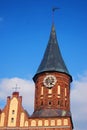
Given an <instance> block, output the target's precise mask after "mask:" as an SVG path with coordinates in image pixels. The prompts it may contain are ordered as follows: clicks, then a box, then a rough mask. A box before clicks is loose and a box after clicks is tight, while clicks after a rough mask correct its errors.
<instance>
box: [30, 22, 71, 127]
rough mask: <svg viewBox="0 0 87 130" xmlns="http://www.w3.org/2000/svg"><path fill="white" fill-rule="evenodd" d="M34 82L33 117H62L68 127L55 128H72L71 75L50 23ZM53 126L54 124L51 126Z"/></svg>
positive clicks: (53, 27)
mask: <svg viewBox="0 0 87 130" xmlns="http://www.w3.org/2000/svg"><path fill="white" fill-rule="evenodd" d="M33 80H34V82H35V103H34V112H33V114H32V117H34V118H50V119H51V118H52V119H53V118H57V119H58V118H59V119H60V118H62V119H66V117H68V119H69V120H65V124H67V123H68V124H69V126H68V127H61V129H60V128H57V127H56V130H65V129H66V130H72V129H73V123H72V116H71V112H70V83H71V82H72V76H71V75H70V74H69V71H68V69H67V67H66V65H65V63H64V60H63V58H62V55H61V52H60V49H59V45H58V41H57V36H56V31H55V26H54V24H52V28H51V32H50V37H49V41H48V45H47V48H46V50H45V53H44V56H43V59H42V61H41V63H40V66H39V68H38V70H37V72H36V74H35V76H34V77H33ZM53 128H55V126H54V127H53Z"/></svg>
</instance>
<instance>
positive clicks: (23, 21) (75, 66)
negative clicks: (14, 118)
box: [0, 0, 87, 130]
mask: <svg viewBox="0 0 87 130" xmlns="http://www.w3.org/2000/svg"><path fill="white" fill-rule="evenodd" d="M52 7H59V8H60V10H56V11H55V14H54V21H55V22H54V23H55V28H56V33H57V39H58V43H59V47H60V50H61V53H62V56H63V58H64V61H65V63H66V65H67V68H68V70H69V72H70V74H71V75H72V77H73V79H74V85H75V86H76V89H74V90H72V91H73V92H72V93H74V92H75V93H76V94H78V90H79V89H80V87H79V89H78V87H77V85H78V84H79V83H80V85H81V86H83V83H85V85H84V86H85V87H83V88H85V89H84V91H83V93H82V95H83V100H84V99H85V97H86V98H87V96H85V97H84V92H85V90H87V1H86V0H0V86H1V87H0V91H1V92H2V93H3V94H1V96H0V97H1V99H3V97H2V95H4V89H7V88H8V85H9V83H8V85H7V88H5V86H6V83H7V80H9V81H13V80H14V79H15V78H16V79H20V81H21V80H22V81H27V80H29V83H30V82H32V81H31V80H32V77H33V76H34V74H35V73H36V71H37V68H38V66H39V64H40V62H41V59H42V57H43V54H44V51H45V48H46V45H47V43H48V39H49V35H50V30H51V25H52ZM6 79H7V80H6ZM12 79H13V80H12ZM17 82H18V83H19V80H17ZM27 82H28V81H27ZM11 83H12V84H11ZM23 83H24V82H22V84H23ZM10 84H11V87H10V88H9V89H8V90H10V89H12V87H13V86H14V85H13V82H10ZM19 84H20V83H19ZM31 84H32V83H31ZM12 85H13V86H12ZM74 85H72V86H74ZM80 85H79V86H80ZM9 86H10V85H9ZM75 86H74V87H75ZM3 88H4V89H3ZM8 90H7V91H6V93H5V95H6V94H7V95H6V96H8ZM79 91H81V92H82V88H81V90H79ZM82 95H80V96H82ZM72 97H73V96H72ZM74 97H75V95H74ZM80 98H81V97H80ZM80 98H78V97H76V99H78V100H79V102H80ZM81 99H82V98H81ZM83 100H82V103H83ZM74 101H76V100H73V101H72V108H74V107H73V106H74V103H73V102H74ZM76 103H77V102H76ZM85 103H87V101H86V102H85ZM85 103H84V104H85ZM1 104H2V103H1ZM80 105H81V104H80ZM1 106H2V105H1ZM78 106H79V105H78ZM86 106H87V105H86ZM83 111H84V110H83ZM85 111H86V110H85ZM74 112H76V111H75V110H74V109H73V113H74ZM81 112H82V111H81ZM77 113H78V110H77ZM86 113H87V111H86ZM75 119H76V120H77V122H78V123H77V124H78V125H79V126H78V125H77V124H76V125H75V126H76V130H87V127H86V125H85V122H86V121H87V118H85V119H83V122H82V123H83V124H84V125H85V127H84V129H82V126H83V124H82V125H81V121H82V120H80V121H78V118H75ZM76 120H75V121H76Z"/></svg>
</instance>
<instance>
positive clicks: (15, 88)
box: [13, 84, 20, 92]
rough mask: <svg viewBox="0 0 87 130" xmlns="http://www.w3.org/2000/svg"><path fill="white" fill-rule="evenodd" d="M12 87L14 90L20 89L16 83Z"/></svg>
mask: <svg viewBox="0 0 87 130" xmlns="http://www.w3.org/2000/svg"><path fill="white" fill-rule="evenodd" d="M13 89H14V90H15V92H17V90H18V89H20V87H18V85H17V84H16V86H15V87H14V88H13Z"/></svg>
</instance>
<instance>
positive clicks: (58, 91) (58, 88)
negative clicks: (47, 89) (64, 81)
mask: <svg viewBox="0 0 87 130" xmlns="http://www.w3.org/2000/svg"><path fill="white" fill-rule="evenodd" d="M57 94H58V95H60V85H58V87H57Z"/></svg>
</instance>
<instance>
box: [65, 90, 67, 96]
mask: <svg viewBox="0 0 87 130" xmlns="http://www.w3.org/2000/svg"><path fill="white" fill-rule="evenodd" d="M66 96H67V92H66V88H65V97H66Z"/></svg>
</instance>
